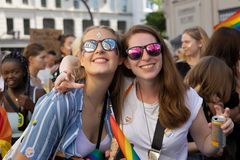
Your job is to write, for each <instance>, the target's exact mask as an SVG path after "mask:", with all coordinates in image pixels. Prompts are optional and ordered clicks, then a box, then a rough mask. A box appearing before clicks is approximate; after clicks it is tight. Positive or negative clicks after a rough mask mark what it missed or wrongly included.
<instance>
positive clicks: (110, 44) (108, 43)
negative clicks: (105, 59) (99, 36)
mask: <svg viewBox="0 0 240 160" xmlns="http://www.w3.org/2000/svg"><path fill="white" fill-rule="evenodd" d="M116 46H117V44H116V41H115V40H114V39H111V38H107V39H104V40H103V41H102V47H103V49H104V50H106V51H111V50H113V49H115V48H116Z"/></svg>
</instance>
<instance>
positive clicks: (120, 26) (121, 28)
mask: <svg viewBox="0 0 240 160" xmlns="http://www.w3.org/2000/svg"><path fill="white" fill-rule="evenodd" d="M126 26H127V25H126V21H118V23H117V27H118V31H119V32H121V33H124V32H125V31H126Z"/></svg>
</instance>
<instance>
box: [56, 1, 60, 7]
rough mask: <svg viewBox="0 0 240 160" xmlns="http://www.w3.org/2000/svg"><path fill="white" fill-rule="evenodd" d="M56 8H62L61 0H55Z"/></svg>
mask: <svg viewBox="0 0 240 160" xmlns="http://www.w3.org/2000/svg"><path fill="white" fill-rule="evenodd" d="M55 5H56V8H61V0H55Z"/></svg>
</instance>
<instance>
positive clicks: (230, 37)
mask: <svg viewBox="0 0 240 160" xmlns="http://www.w3.org/2000/svg"><path fill="white" fill-rule="evenodd" d="M239 44H240V31H239V30H237V29H234V28H228V27H222V28H219V29H217V30H216V31H215V32H214V33H213V35H212V37H211V39H210V41H209V44H208V46H207V48H206V51H205V53H204V55H203V56H215V57H218V58H220V59H222V60H223V61H224V62H225V63H226V64H227V65H228V66H229V67H230V68H231V69H232V72H233V75H234V81H233V86H234V87H233V89H232V93H231V97H230V100H229V102H227V103H226V104H225V106H226V107H229V108H230V116H231V118H232V119H233V121H234V122H235V126H234V130H233V133H232V134H231V136H230V137H229V140H228V142H229V143H237V151H236V159H240V125H239V122H240V107H239V95H240V89H239V88H240V83H239V82H240V76H239V75H240V74H239V73H240V69H239V62H240V54H239V53H240V45H239Z"/></svg>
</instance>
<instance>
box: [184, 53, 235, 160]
mask: <svg viewBox="0 0 240 160" xmlns="http://www.w3.org/2000/svg"><path fill="white" fill-rule="evenodd" d="M233 78H234V77H233V73H232V70H231V69H230V68H229V67H228V66H227V65H226V63H225V62H224V61H222V60H221V59H219V58H217V57H214V56H205V57H203V58H201V59H200V61H199V62H198V64H196V65H195V66H194V67H193V68H192V69H191V70H190V71H189V72H188V74H187V75H186V77H185V83H186V84H187V85H189V86H191V87H192V88H194V89H195V90H196V91H197V92H198V94H199V95H200V96H201V97H202V98H203V111H204V114H205V116H206V118H207V121H208V123H210V122H211V118H212V116H214V115H215V114H216V112H215V109H214V104H220V106H222V107H223V108H222V109H224V108H226V107H228V106H224V104H226V102H228V101H229V99H230V96H231V92H232V88H233V83H232V82H233ZM229 138H231V134H230V135H228V136H227V145H226V146H225V147H224V152H223V155H221V156H220V157H215V158H214V157H211V158H207V157H205V159H216V160H217V159H222V160H235V157H234V154H236V145H235V144H231V143H229V141H231V139H229ZM189 150H190V151H191V152H192V153H193V152H195V153H197V152H198V151H199V150H198V148H197V146H196V144H195V143H194V142H191V143H189ZM199 154H200V153H199ZM199 157H200V156H199ZM189 159H190V157H189Z"/></svg>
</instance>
